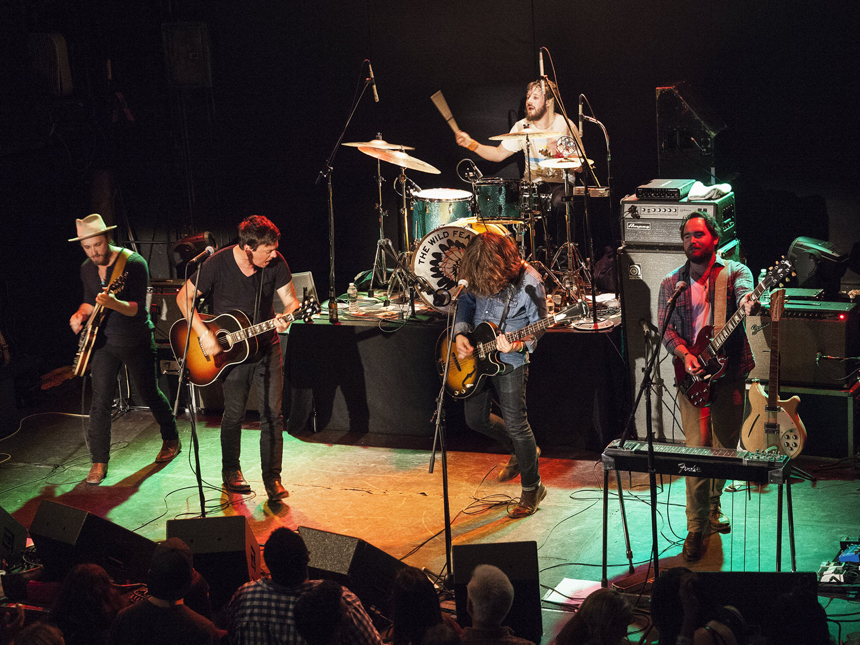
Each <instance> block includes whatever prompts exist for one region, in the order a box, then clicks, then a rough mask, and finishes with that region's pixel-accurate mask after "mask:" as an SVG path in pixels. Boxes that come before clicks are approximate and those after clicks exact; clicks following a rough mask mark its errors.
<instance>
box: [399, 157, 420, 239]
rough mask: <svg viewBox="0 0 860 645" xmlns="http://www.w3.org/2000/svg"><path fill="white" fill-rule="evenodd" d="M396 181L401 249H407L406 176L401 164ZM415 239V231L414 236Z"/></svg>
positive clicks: (407, 211)
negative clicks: (401, 240)
mask: <svg viewBox="0 0 860 645" xmlns="http://www.w3.org/2000/svg"><path fill="white" fill-rule="evenodd" d="M397 181H399V182H400V197H401V204H400V216H401V217H402V218H403V250H404V251H408V250H409V248H410V247H409V209H408V208H407V203H406V193H407V192H408V190H407V186H406V182H407V181H408V178H407V177H406V168H403V167H402V166H401V168H400V176H399V177H398V178H397ZM415 239H417V233H416V238H415Z"/></svg>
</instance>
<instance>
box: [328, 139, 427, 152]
mask: <svg viewBox="0 0 860 645" xmlns="http://www.w3.org/2000/svg"><path fill="white" fill-rule="evenodd" d="M343 145H345V146H349V147H350V148H378V149H379V150H415V148H413V147H412V146H401V145H398V144H396V143H388V142H387V141H383V140H382V139H372V140H371V141H351V142H349V143H345V144H343Z"/></svg>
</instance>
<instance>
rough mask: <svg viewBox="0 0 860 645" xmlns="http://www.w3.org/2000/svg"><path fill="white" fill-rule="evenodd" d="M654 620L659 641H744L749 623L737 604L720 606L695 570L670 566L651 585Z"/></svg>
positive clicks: (732, 644)
mask: <svg viewBox="0 0 860 645" xmlns="http://www.w3.org/2000/svg"><path fill="white" fill-rule="evenodd" d="M651 621H652V622H653V623H654V627H656V628H657V631H658V632H659V634H660V645H675V644H676V643H691V644H694V645H712V644H717V645H742V644H743V643H745V642H746V625H745V623H744V619H743V617H742V616H741V615H740V613H738V611H737V609H735V608H734V607H728V606H726V607H721V606H719V605H717V604H716V603H714V602H713V601H712V600H711V599H710V597H709V596H708V593H707V590H706V589H704V588H703V587H702V585H701V583H700V581H699V579H698V577H697V576H696V574H695V573H693V572H692V571H690V570H689V569H686V568H684V567H676V568H674V569H669V570H668V571H666V572H665V573H663V575H661V576H660V577H659V578H658V579H657V580H656V581H655V582H654V586H653V587H652V589H651Z"/></svg>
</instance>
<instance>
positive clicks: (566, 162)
mask: <svg viewBox="0 0 860 645" xmlns="http://www.w3.org/2000/svg"><path fill="white" fill-rule="evenodd" d="M538 165H539V166H540V167H541V168H580V167H581V166H582V157H554V158H552V159H544V160H543V161H540V162H538ZM588 165H589V166H593V165H594V162H593V161H592V160H591V159H589V160H588Z"/></svg>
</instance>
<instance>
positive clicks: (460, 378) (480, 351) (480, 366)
mask: <svg viewBox="0 0 860 645" xmlns="http://www.w3.org/2000/svg"><path fill="white" fill-rule="evenodd" d="M574 311H576V312H578V313H581V312H582V305H581V304H580V303H577V304H575V305H573V306H572V307H568V308H567V309H564V310H562V311H560V312H558V313H555V314H551V315H549V316H547V317H546V318H543V319H542V320H538V321H537V322H534V323H532V324H531V325H528V326H526V327H523V328H522V329H517V330H516V331H511V332H507V333H506V334H505V336H507V338H508V341H510V342H511V343H513V342H515V341H518V340H522V339H523V338H525V337H526V336H530V335H531V334H534V333H535V332H538V331H541V330H543V329H547V328H549V327H552V326H553V325H557V324H558V323H560V322H562V321H563V320H565V319H566V318H568V317H570V314H571V313H572V312H574ZM466 337H467V338H468V339H469V343H470V344H471V345H472V347H474V348H475V351H474V352H472V354H471V355H469V356H467V357H466V358H458V357H457V351H456V349H454V348H452V351H451V364H450V365H449V366H448V378H447V379H446V380H445V390H446V391H447V392H448V394H450V395H451V396H452V397H454V398H455V399H467V398H469V397H470V396H472V394H474V393H475V392H477V391H478V390H479V389H480V387H479V386H480V385H481V382H482V381H483V379H484V377H486V376H495V375H496V374H499V373H500V372H501V371H502V370H503V369H505V365H506V363H503V362H502V361H501V359H500V357H499V352H498V350H497V349H496V340H497V339H498V337H499V328H498V327H497V326H496V325H495V324H493V323H491V322H482V323H481V324H480V325H478V326H477V327H475V329H474V330H473V331H472V333H471V334H466ZM448 344H449V342H448V332H447V331H445V332H442V335H441V336H440V337H439V341H438V342H437V343H436V356H437V358H436V369H437V370H438V372H439V377H440V378H441V377H442V376H444V374H445V359H446V358H447V357H448Z"/></svg>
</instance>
